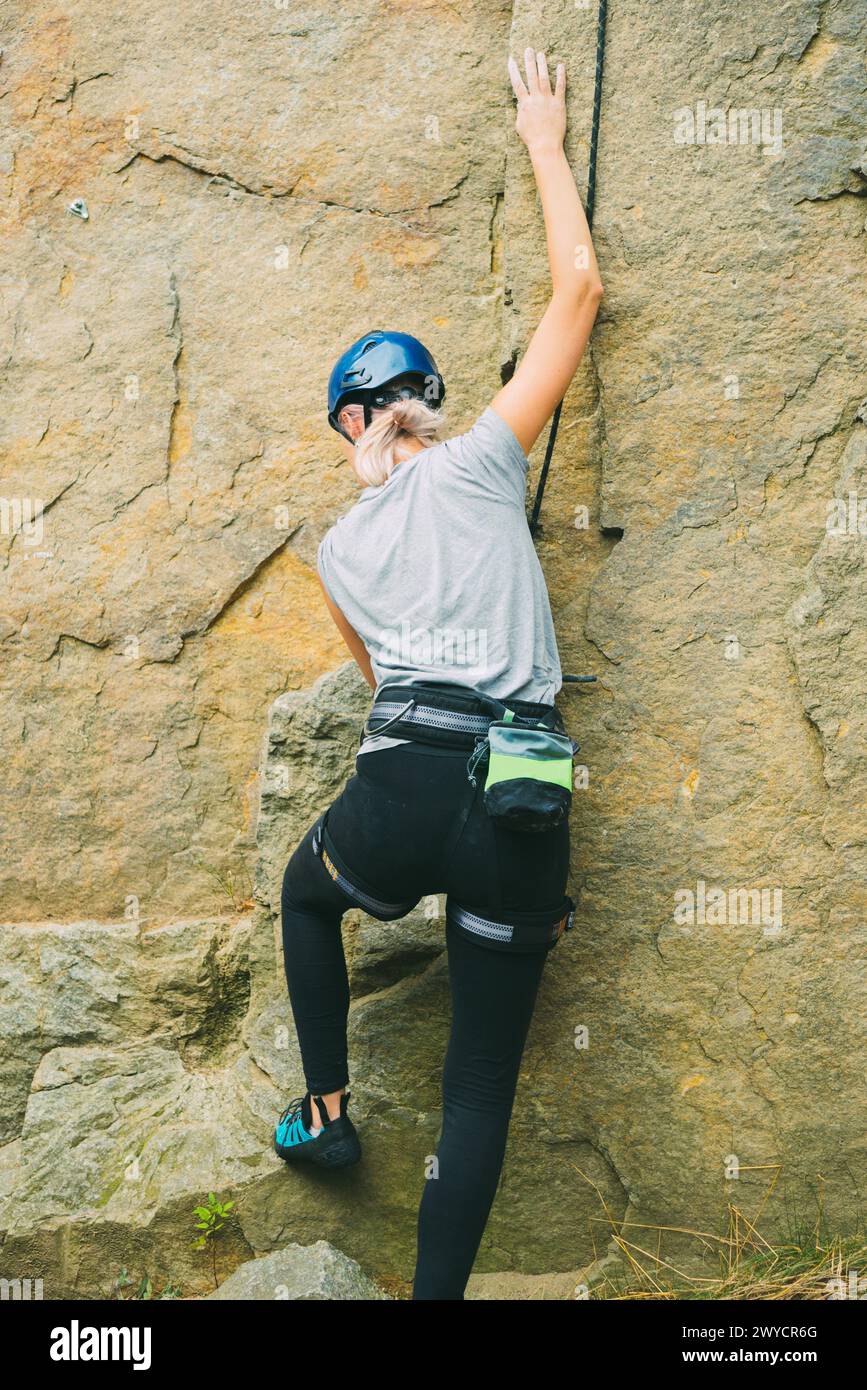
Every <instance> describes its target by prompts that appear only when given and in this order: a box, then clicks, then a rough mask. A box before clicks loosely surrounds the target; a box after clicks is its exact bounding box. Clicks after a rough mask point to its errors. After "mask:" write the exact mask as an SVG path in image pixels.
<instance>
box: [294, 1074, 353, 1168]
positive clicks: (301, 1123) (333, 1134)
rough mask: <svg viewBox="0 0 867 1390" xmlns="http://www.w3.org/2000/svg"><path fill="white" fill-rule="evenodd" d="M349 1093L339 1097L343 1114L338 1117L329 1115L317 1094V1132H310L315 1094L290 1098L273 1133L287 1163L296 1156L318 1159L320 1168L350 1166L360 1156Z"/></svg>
mask: <svg viewBox="0 0 867 1390" xmlns="http://www.w3.org/2000/svg"><path fill="white" fill-rule="evenodd" d="M348 1102H349V1093H348V1092H347V1093H346V1095H343V1096H341V1097H340V1115H339V1116H338V1118H337V1119H336V1120H331V1119H329V1118H328V1112H327V1110H326V1109H325V1102H324V1101H323V1100H322V1098H321V1097H318V1098H317V1101H316V1109H317V1110H318V1111H319V1116H320V1121H321V1124H322V1128H321V1130H320V1131H319V1133H318V1134H311V1133H310V1131H311V1129H314V1128H315V1126H314V1123H313V1097H312V1096H311V1095H310V1094H309V1092H308V1094H307V1095H306V1096H299V1097H298V1099H297V1100H290V1102H289V1104H288V1105H287V1107H286V1109H285V1110H284V1111H283V1114H282V1115H281V1116H280V1119H279V1120H278V1121H277V1129H276V1131H275V1133H274V1148H275V1150H276V1152H277V1153H278V1154H279V1155H280V1157H281V1158H284V1159H285V1160H286V1162H287V1163H294V1162H295V1161H296V1160H298V1161H299V1162H300V1161H302V1160H303V1161H305V1162H308V1163H317V1164H318V1165H319V1166H320V1167H321V1168H349V1167H351V1165H352V1164H353V1163H357V1162H358V1160H359V1159H360V1158H361V1145H360V1144H359V1142H358V1135H357V1134H356V1132H355V1125H354V1124H353V1123H352V1121H351V1120H350V1118H349V1116H348V1115H347V1113H346V1106H347V1104H348Z"/></svg>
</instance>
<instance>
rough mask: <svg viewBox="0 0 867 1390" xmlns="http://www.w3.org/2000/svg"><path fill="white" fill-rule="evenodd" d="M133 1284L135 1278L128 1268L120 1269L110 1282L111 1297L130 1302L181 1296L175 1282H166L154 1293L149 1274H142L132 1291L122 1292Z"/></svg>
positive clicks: (122, 1301)
mask: <svg viewBox="0 0 867 1390" xmlns="http://www.w3.org/2000/svg"><path fill="white" fill-rule="evenodd" d="M133 1285H135V1280H134V1279H133V1277H132V1275H131V1274H130V1272H129V1270H127V1269H122V1270H121V1271H120V1274H119V1275H118V1276H117V1278H116V1279H115V1281H114V1283H113V1284H112V1287H111V1295H110V1296H111V1298H113V1299H117V1300H118V1301H119V1302H120V1303H131V1302H133V1301H138V1300H141V1301H142V1302H147V1301H148V1300H149V1299H159V1298H180V1296H181V1290H180V1288H179V1287H178V1285H176V1284H166V1285H165V1286H164V1287H163V1288H162V1289H161V1290H160V1291H159V1293H156V1292H155V1291H154V1286H153V1281H152V1280H151V1277H150V1275H149V1274H143V1275H142V1277H141V1279H140V1280H139V1282H138V1285H137V1286H136V1288H135V1292H134V1293H125V1292H124V1290H125V1289H131V1288H132V1287H133Z"/></svg>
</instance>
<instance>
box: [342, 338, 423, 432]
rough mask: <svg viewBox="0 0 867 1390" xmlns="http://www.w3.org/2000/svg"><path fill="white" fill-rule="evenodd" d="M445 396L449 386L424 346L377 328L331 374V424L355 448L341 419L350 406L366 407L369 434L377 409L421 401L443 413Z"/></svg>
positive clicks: (346, 352) (351, 349) (348, 350)
mask: <svg viewBox="0 0 867 1390" xmlns="http://www.w3.org/2000/svg"><path fill="white" fill-rule="evenodd" d="M398 382H400V386H399V388H398V386H397V383H398ZM445 394H446V388H445V383H444V382H443V379H442V377H441V376H440V374H439V371H438V370H437V364H436V362H435V361H434V360H433V357H432V356H431V354H430V353H429V352H428V350H427V348H426V347H425V345H424V343H420V342H419V340H418V338H413V337H411V335H410V334H409V333H385V332H383V330H382V329H381V328H375V329H374V330H373V332H371V333H365V334H364V335H363V337H361V338H358V339H357V340H356V342H354V343H353V344H352V346H351V347H348V348H347V349H346V351H345V352H344V353H343V354H342V355H341V356H340V357H338V359H337V361H336V362H335V364H334V366H333V368H332V370H331V376H330V377H329V378H328V423H329V425H330V426H331V428H332V429H333V430H337V433H338V434H342V435H343V437H344V439H349V442H350V444H351V443H352V442H353V441H352V440H351V439H350V436H349V435H348V434H347V433H346V431H345V430H344V429H343V428H342V426H341V424H340V421H339V420H338V418H337V417H338V415H339V414H340V411H341V410H342V409H343V407H344V406H345V405H349V404H351V403H353V402H358V403H359V404H361V405H362V406H363V407H364V424H365V428H366V427H367V426H368V425H369V424H370V419H371V415H370V412H371V410H372V409H373V408H375V407H378V406H383V405H388V403H389V402H390V401H393V400H398V399H400V397H401V396H403V397H407V396H409V395H416V396H418V397H419V398H420V399H421V400H423V401H425V402H426V403H427V404H428V405H429V406H431V407H432V408H433V409H434V410H439V408H440V406H441V405H442V402H443V399H444V397H445Z"/></svg>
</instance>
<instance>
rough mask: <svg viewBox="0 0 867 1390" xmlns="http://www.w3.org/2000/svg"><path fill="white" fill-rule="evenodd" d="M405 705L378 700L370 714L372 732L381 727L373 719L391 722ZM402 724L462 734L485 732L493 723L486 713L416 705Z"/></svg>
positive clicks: (402, 718)
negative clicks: (466, 712) (374, 723)
mask: <svg viewBox="0 0 867 1390" xmlns="http://www.w3.org/2000/svg"><path fill="white" fill-rule="evenodd" d="M405 708H406V706H405V705H400V704H397V703H395V702H392V701H391V700H377V701H376V702H375V703H374V706H373V709H372V710H371V711H370V715H369V716H368V721H367V722H368V726H369V727H370V732H371V733H374V734H378V733H379V732H380V729H382V728H383V727H384V726H383V725H380V726H379V728H374V727H373V725H372V724H371V723H370V721H371V720H372V719H380V718H383V719H386V720H387V721H388V722H389V723H391V720H392V716H394V715H395V712H398V713H400V711H401V710H403V709H405ZM400 722H401V723H402V724H422V725H425V724H426V725H428V726H430V727H431V728H434V729H455V730H456V731H457V732H458V733H462V734H484V733H487V731H488V726H489V724H490V723H491V719H490V716H488V715H486V714H463V713H461V712H460V711H458V710H451V709H434V707H433V705H418V704H417V705H416V706H415V709H411V710H409V711H408V712H407V713H406V714H404V715H402V717H401V718H400Z"/></svg>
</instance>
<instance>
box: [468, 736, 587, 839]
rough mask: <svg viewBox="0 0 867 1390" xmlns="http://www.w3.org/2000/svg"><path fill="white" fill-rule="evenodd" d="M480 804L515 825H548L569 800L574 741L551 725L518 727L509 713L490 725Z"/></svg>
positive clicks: (528, 827) (560, 815)
mask: <svg viewBox="0 0 867 1390" xmlns="http://www.w3.org/2000/svg"><path fill="white" fill-rule="evenodd" d="M487 742H488V749H489V753H488V773H487V778H486V779H485V792H484V804H485V810H486V811H487V813H488V815H489V816H493V818H494V819H495V820H498V821H500V822H501V823H502V824H503V825H507V826H509V827H510V828H512V829H513V830H524V831H530V832H539V831H543V830H552V829H553V828H554V827H555V826H557V825H559V824H560V822H561V821H562V820H565V818H566V817H567V816H568V814H569V808H570V806H571V804H572V759H573V757H574V754H575V752H576V751H577V748H578V745H577V744H576V743H574V742H573V741H572V739H571V738H569V737H568V736H567V735H566V734H558V733H555V732H554V731H553V730H550V729H539V728H535V729H532V728H526V727H523V726H521V727H516V726H515V725H514V724H513V723H511V722H510V720H509V718H508V717H507V718H506V719H505V720H497V721H495V722H494V723H492V724H491V726H490V728H489V730H488V739H487Z"/></svg>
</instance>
